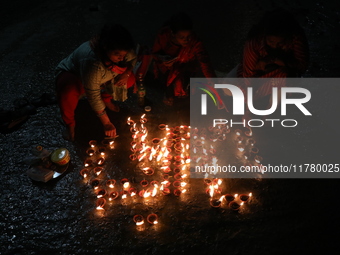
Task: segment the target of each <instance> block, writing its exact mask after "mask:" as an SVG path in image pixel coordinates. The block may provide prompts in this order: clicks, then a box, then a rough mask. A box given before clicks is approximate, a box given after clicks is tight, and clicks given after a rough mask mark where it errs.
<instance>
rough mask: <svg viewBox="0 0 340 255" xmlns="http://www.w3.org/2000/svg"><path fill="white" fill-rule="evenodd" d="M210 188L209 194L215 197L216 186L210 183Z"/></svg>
mask: <svg viewBox="0 0 340 255" xmlns="http://www.w3.org/2000/svg"><path fill="white" fill-rule="evenodd" d="M209 189H210V191H209V195H210V197H213V196H214V190H215V189H214V186H213V185H210V187H209Z"/></svg>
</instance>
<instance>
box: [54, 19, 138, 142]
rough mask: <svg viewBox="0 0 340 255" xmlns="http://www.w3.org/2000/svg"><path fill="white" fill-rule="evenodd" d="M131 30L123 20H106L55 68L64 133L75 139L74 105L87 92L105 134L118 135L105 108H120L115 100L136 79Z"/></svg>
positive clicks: (117, 99)
mask: <svg viewBox="0 0 340 255" xmlns="http://www.w3.org/2000/svg"><path fill="white" fill-rule="evenodd" d="M133 49H134V40H133V38H132V36H131V34H130V32H129V31H128V30H127V29H126V28H124V27H123V26H122V25H120V24H111V23H107V24H106V25H105V26H104V27H103V28H102V30H101V32H100V33H99V34H98V35H96V36H94V37H93V38H92V39H91V40H90V41H87V42H84V43H82V44H81V45H80V46H79V47H78V48H77V49H75V50H74V51H73V52H72V53H71V54H70V55H69V56H67V57H66V58H64V59H63V60H62V61H61V62H60V63H59V64H58V66H57V68H56V92H57V97H58V103H59V107H60V112H61V116H62V119H63V121H64V123H65V125H66V130H65V131H64V132H63V137H64V138H65V139H67V140H71V141H73V140H74V137H75V125H76V122H75V109H76V107H77V104H78V100H79V98H81V97H84V96H86V98H87V100H88V102H89V104H90V106H91V108H92V110H93V111H94V112H95V113H96V115H97V116H98V117H99V119H100V121H101V122H102V124H103V128H104V133H105V135H106V136H109V137H115V136H116V128H115V126H114V125H113V124H112V122H111V120H110V118H109V117H108V115H107V114H106V111H105V109H106V108H108V109H110V110H112V111H119V107H118V106H117V105H115V104H114V103H113V102H112V99H114V100H115V101H125V100H126V98H127V90H128V88H129V87H131V86H132V85H133V84H134V83H135V78H134V75H133V73H132V69H133V66H134V64H135V60H136V55H135V53H134V50H133Z"/></svg>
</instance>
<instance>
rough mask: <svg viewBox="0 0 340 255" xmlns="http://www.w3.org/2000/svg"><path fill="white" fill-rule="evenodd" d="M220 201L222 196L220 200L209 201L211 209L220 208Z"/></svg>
mask: <svg viewBox="0 0 340 255" xmlns="http://www.w3.org/2000/svg"><path fill="white" fill-rule="evenodd" d="M222 200H223V196H221V198H220V199H211V200H210V205H211V206H212V207H215V208H218V207H221V205H222Z"/></svg>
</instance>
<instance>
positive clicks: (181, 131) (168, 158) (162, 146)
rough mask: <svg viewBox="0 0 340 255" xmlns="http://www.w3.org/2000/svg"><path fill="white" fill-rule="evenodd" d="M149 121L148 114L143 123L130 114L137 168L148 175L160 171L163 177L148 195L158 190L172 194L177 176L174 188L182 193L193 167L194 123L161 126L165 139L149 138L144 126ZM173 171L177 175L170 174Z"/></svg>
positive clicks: (132, 147)
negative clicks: (192, 141)
mask: <svg viewBox="0 0 340 255" xmlns="http://www.w3.org/2000/svg"><path fill="white" fill-rule="evenodd" d="M146 122H147V119H146V118H145V114H144V115H142V116H141V117H140V121H139V124H138V123H137V122H135V121H134V120H132V119H131V118H130V117H129V118H128V119H127V124H128V125H129V126H130V132H131V133H132V141H131V151H132V152H133V154H131V155H130V159H131V160H132V161H135V160H136V161H137V162H138V165H137V167H138V168H139V169H140V170H141V171H142V173H144V174H145V175H153V174H155V173H156V172H158V173H159V172H160V173H162V175H163V176H162V177H163V180H164V181H162V182H161V183H160V184H159V185H157V187H154V188H153V189H152V192H151V191H150V192H149V191H145V192H146V194H147V195H149V193H150V195H151V196H152V195H153V194H157V192H158V190H159V191H161V192H162V194H163V195H168V194H170V193H171V191H170V189H169V186H170V184H171V182H172V178H173V179H175V181H174V182H173V186H174V187H175V188H176V189H175V190H174V191H173V194H174V195H175V196H179V195H180V194H182V193H185V192H186V191H187V188H186V186H187V180H186V178H187V177H188V173H186V171H188V170H189V166H190V126H185V125H181V126H176V127H169V126H168V125H166V124H160V125H159V126H158V128H159V130H160V133H162V134H161V137H162V138H152V139H148V138H149V137H148V135H149V132H148V128H147V127H146V125H144V124H145V123H146ZM171 171H173V172H174V175H173V176H170V175H169V173H170V172H171Z"/></svg>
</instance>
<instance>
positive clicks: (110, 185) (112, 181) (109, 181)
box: [106, 179, 116, 189]
mask: <svg viewBox="0 0 340 255" xmlns="http://www.w3.org/2000/svg"><path fill="white" fill-rule="evenodd" d="M115 184H116V180H114V179H110V180H107V181H106V186H107V187H109V188H110V189H113V188H114V186H115Z"/></svg>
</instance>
